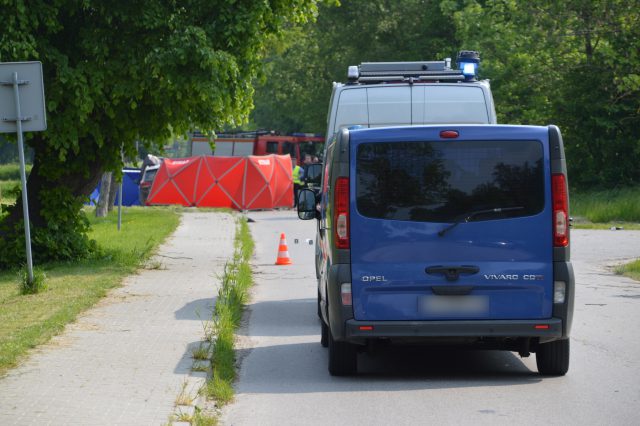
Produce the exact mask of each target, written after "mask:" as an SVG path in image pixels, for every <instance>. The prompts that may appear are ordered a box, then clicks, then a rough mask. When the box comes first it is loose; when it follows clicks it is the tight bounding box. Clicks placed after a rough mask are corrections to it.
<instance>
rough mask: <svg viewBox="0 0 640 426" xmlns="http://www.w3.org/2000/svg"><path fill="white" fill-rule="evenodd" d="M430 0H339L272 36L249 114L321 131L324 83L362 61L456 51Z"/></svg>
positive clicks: (261, 122)
mask: <svg viewBox="0 0 640 426" xmlns="http://www.w3.org/2000/svg"><path fill="white" fill-rule="evenodd" d="M439 4H440V2H439V1H434V0H403V1H394V0H344V1H342V2H341V5H340V7H334V6H333V5H321V6H320V12H319V15H318V19H317V21H316V22H315V23H312V24H311V23H310V24H308V25H306V26H305V27H303V28H300V29H297V30H295V31H294V32H290V33H288V34H287V36H286V37H285V38H284V39H283V38H280V39H278V40H275V41H273V42H272V44H271V50H270V55H269V56H268V58H267V61H268V63H267V69H266V73H265V74H266V76H267V78H266V79H265V80H264V81H263V83H262V84H261V85H259V86H258V87H257V91H256V100H255V103H256V109H255V111H254V113H253V115H252V119H253V121H254V123H255V124H256V125H257V126H259V127H264V128H269V129H278V130H282V131H285V132H291V131H307V132H316V133H323V132H324V131H325V127H326V114H327V108H328V106H329V97H330V96H331V83H332V82H333V81H344V80H345V79H346V73H347V67H348V66H349V65H356V64H359V63H361V62H373V61H417V60H432V59H434V58H436V57H439V58H444V57H445V56H451V55H453V54H455V46H456V43H455V39H454V36H455V34H454V30H453V26H452V24H448V25H443V22H446V18H445V17H444V16H443V15H442V13H441V11H440V7H439Z"/></svg>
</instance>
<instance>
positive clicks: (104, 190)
mask: <svg viewBox="0 0 640 426" xmlns="http://www.w3.org/2000/svg"><path fill="white" fill-rule="evenodd" d="M112 175H113V172H104V173H103V174H102V180H101V181H100V198H99V199H98V204H97V205H96V217H105V216H106V215H107V213H108V211H109V200H110V199H111V197H110V191H111V178H112Z"/></svg>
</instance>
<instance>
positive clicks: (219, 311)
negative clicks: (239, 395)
mask: <svg viewBox="0 0 640 426" xmlns="http://www.w3.org/2000/svg"><path fill="white" fill-rule="evenodd" d="M234 246H235V247H234V255H233V260H232V262H231V263H228V264H227V265H226V267H225V273H224V276H223V278H222V285H221V286H220V290H219V291H218V298H217V300H216V306H215V310H214V318H213V324H214V325H213V333H214V335H215V340H214V346H213V356H212V359H211V364H212V366H213V377H212V378H211V379H210V380H209V381H208V382H207V385H206V387H205V391H206V395H207V396H208V397H209V398H213V399H214V400H215V401H216V403H217V405H218V406H222V405H224V404H227V403H229V402H230V401H232V400H233V397H234V390H233V381H234V380H235V378H236V368H235V361H236V355H235V349H234V339H235V335H234V333H235V330H236V329H237V328H238V327H239V325H240V321H241V320H242V311H243V308H244V305H245V304H246V303H247V302H248V299H249V289H250V287H251V285H252V284H253V277H252V272H251V267H250V266H249V259H250V258H251V256H252V254H253V248H254V243H253V240H252V239H251V234H250V233H249V226H248V225H247V222H246V221H245V220H241V221H240V223H239V225H238V229H237V231H236V238H235V242H234Z"/></svg>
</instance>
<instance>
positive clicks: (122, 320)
mask: <svg viewBox="0 0 640 426" xmlns="http://www.w3.org/2000/svg"><path fill="white" fill-rule="evenodd" d="M234 235H235V219H234V217H233V216H232V215H230V214H225V213H214V212H193V213H191V212H189V213H185V214H183V215H182V218H181V223H180V225H179V227H178V229H177V230H176V232H175V233H174V235H173V236H172V237H170V238H169V239H168V240H167V242H166V243H165V244H164V245H163V246H162V247H161V248H160V250H159V252H158V254H157V256H156V258H155V260H157V261H159V262H161V264H162V268H161V269H154V270H143V271H140V273H139V274H137V275H133V276H130V277H128V278H127V279H126V280H125V283H124V285H123V286H122V287H120V288H118V289H115V290H114V291H111V292H110V293H109V295H108V296H107V297H105V298H104V299H103V300H101V301H100V302H99V303H98V304H97V305H96V306H95V307H94V308H92V309H91V310H89V311H87V312H85V313H84V314H83V315H81V316H80V317H79V318H78V320H77V321H76V322H75V323H73V324H70V325H69V326H68V327H67V328H66V330H65V331H64V333H62V334H61V335H59V336H57V337H55V338H54V339H52V341H51V342H50V343H48V344H46V345H43V346H41V347H39V348H37V349H36V350H34V351H33V353H32V354H31V355H30V357H29V359H28V360H27V361H26V362H25V363H24V364H23V365H21V366H20V367H18V368H16V369H14V370H12V371H10V372H9V373H8V374H7V375H6V376H5V377H3V378H0V424H2V425H30V424H34V425H72V424H78V425H143V424H144V425H160V424H166V423H167V422H168V419H169V416H170V415H171V414H172V413H173V412H174V405H175V401H176V397H177V396H178V395H179V393H180V391H181V389H182V386H183V384H184V383H185V381H186V380H188V378H189V376H190V372H191V366H192V363H193V360H192V358H191V354H192V350H193V349H195V348H197V347H198V345H199V344H200V341H201V340H202V339H203V337H204V328H203V324H204V322H205V321H207V320H209V319H210V318H211V315H212V308H213V306H214V303H215V295H216V294H217V289H218V287H219V281H220V280H219V278H220V277H221V276H222V274H223V272H224V264H225V262H227V261H228V260H229V259H230V258H231V256H232V254H233V239H234ZM191 375H192V374H191Z"/></svg>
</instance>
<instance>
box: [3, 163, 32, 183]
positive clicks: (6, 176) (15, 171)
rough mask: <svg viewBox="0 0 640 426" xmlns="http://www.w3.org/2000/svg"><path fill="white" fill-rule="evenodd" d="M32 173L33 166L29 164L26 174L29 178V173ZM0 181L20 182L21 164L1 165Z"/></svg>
mask: <svg viewBox="0 0 640 426" xmlns="http://www.w3.org/2000/svg"><path fill="white" fill-rule="evenodd" d="M30 171H31V164H27V165H26V167H25V172H26V174H27V176H29V172H30ZM0 180H17V181H19V180H20V164H18V163H9V164H0Z"/></svg>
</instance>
